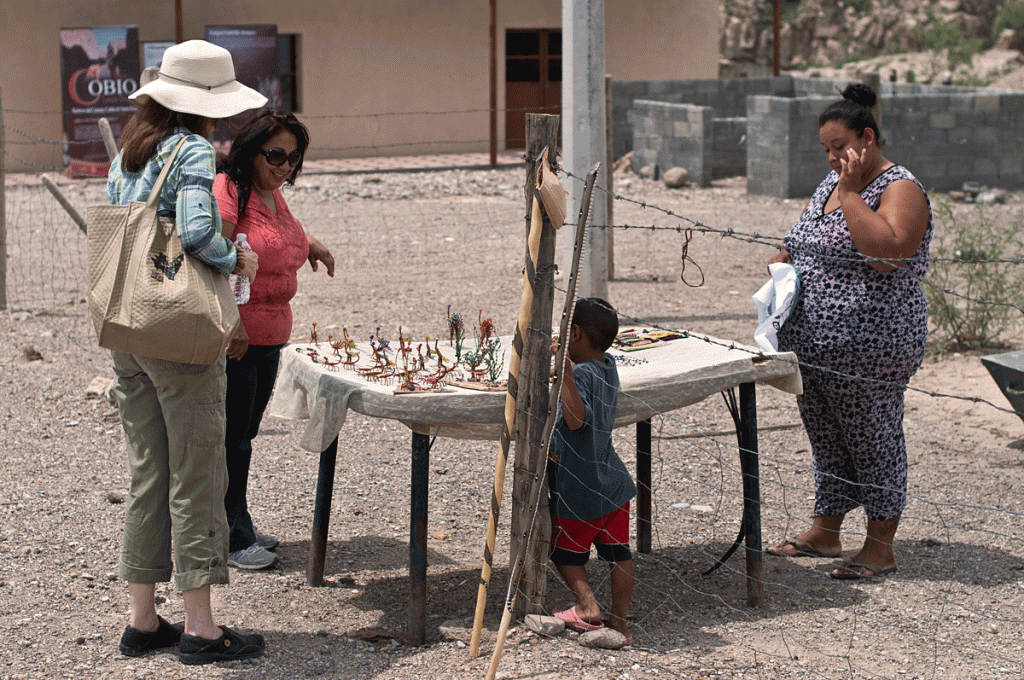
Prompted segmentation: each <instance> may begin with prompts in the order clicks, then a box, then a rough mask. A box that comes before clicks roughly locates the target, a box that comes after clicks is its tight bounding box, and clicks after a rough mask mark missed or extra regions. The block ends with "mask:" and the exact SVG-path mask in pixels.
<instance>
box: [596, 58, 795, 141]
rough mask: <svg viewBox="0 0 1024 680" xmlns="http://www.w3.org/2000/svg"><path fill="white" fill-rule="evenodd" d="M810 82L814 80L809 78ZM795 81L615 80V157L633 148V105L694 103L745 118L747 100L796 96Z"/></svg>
mask: <svg viewBox="0 0 1024 680" xmlns="http://www.w3.org/2000/svg"><path fill="white" fill-rule="evenodd" d="M808 80H810V79H808ZM793 83H794V79H793V78H790V77H779V78H734V79H727V80H721V79H720V80H650V81H622V82H619V81H615V80H613V81H612V134H613V139H614V142H613V144H614V150H613V151H614V157H615V158H620V157H621V156H623V155H624V154H626V153H628V152H629V151H631V150H632V149H633V146H632V142H633V127H632V125H631V124H630V117H629V112H630V110H631V109H632V107H633V102H635V101H637V100H650V101H660V102H670V103H674V104H694V105H696V106H707V107H710V108H712V109H713V110H714V115H715V117H716V118H741V117H743V116H745V115H746V113H747V97H749V96H751V95H755V94H766V95H775V96H779V97H792V96H793V95H794V92H793Z"/></svg>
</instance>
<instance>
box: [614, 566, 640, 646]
mask: <svg viewBox="0 0 1024 680" xmlns="http://www.w3.org/2000/svg"><path fill="white" fill-rule="evenodd" d="M611 567H612V615H611V618H610V619H609V620H608V627H609V628H612V629H614V630H617V631H619V632H620V633H622V634H623V635H625V636H626V639H629V624H628V617H629V604H630V602H631V601H632V599H633V582H634V580H635V570H634V568H633V560H624V561H622V562H612V563H611Z"/></svg>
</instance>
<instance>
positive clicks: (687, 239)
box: [679, 229, 704, 288]
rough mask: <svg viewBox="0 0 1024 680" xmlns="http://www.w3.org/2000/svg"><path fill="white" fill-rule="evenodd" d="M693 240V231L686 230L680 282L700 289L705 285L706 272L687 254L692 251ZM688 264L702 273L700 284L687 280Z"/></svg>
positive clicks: (684, 232)
mask: <svg viewBox="0 0 1024 680" xmlns="http://www.w3.org/2000/svg"><path fill="white" fill-rule="evenodd" d="M692 238H693V230H692V229H686V230H685V231H683V239H684V240H683V254H682V257H681V260H682V267H681V269H680V270H679V280H680V281H682V282H683V283H685V284H686V285H687V286H689V287H690V288H700V287H701V286H703V285H704V270H703V269H701V268H700V265H699V264H697V263H696V262H694V261H693V258H692V257H690V256H689V254H688V253H687V251H688V250H689V249H690V239H692ZM687 262H689V263H690V264H692V265H693V266H694V267H696V268H697V271H698V272H700V283H690V282H689V281H687V280H686V263H687Z"/></svg>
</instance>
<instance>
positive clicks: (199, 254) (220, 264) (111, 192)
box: [107, 128, 238, 274]
mask: <svg viewBox="0 0 1024 680" xmlns="http://www.w3.org/2000/svg"><path fill="white" fill-rule="evenodd" d="M182 135H187V136H188V139H187V140H186V141H185V143H184V144H183V145H182V147H181V150H180V151H178V155H177V156H176V157H175V159H174V165H173V166H171V171H170V173H169V174H168V175H167V181H166V182H164V187H163V191H162V192H161V194H160V203H159V205H158V207H157V213H158V214H159V215H160V216H161V217H170V218H175V222H176V224H177V226H178V238H180V239H181V246H182V248H184V250H185V252H186V253H189V254H190V255H193V256H195V257H196V258H198V259H199V260H201V261H202V262H205V263H206V264H208V265H210V266H211V267H213V268H214V269H216V270H218V271H219V272H221V273H222V274H230V273H231V270H233V269H234V268H235V265H236V263H237V260H238V256H237V255H236V251H235V247H234V246H233V245H232V244H231V241H229V240H228V239H226V238H224V237H223V236H222V235H221V221H220V210H218V209H217V200H216V199H215V198H214V197H213V178H214V177H215V176H216V154H215V152H214V150H213V145H212V144H210V142H209V141H208V140H206V139H204V138H203V137H200V136H199V135H196V134H193V133H191V132H189V131H188V130H186V129H185V128H175V129H174V131H173V132H171V134H170V135H169V136H167V137H165V138H164V139H163V140H161V141H160V143H158V144H157V147H156V153H154V154H153V156H152V157H151V158H150V159H149V161H148V162H147V163H146V167H144V168H143V169H142V170H141V171H140V172H125V171H124V170H122V169H121V156H120V154H118V156H117V158H115V159H114V161H113V162H112V163H111V164H110V172H109V173H108V174H107V198H109V199H110V203H111V204H112V205H125V204H127V203H131V202H132V201H141V202H143V203H144V202H145V201H146V200H147V199H148V198H149V193H150V191H151V190H152V189H153V185H154V184H156V180H157V177H159V175H160V170H161V169H163V167H164V163H165V162H166V161H167V158H168V157H169V156H170V155H171V152H172V151H174V147H175V145H177V143H178V141H179V140H180V139H181V137H182Z"/></svg>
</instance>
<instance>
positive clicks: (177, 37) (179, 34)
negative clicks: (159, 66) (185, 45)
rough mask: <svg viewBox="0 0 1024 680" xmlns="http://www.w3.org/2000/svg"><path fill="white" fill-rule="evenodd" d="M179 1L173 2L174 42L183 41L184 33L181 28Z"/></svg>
mask: <svg viewBox="0 0 1024 680" xmlns="http://www.w3.org/2000/svg"><path fill="white" fill-rule="evenodd" d="M182 23H183V20H182V11H181V0H174V42H177V43H180V42H184V41H185V37H184V36H185V32H184V29H183V26H182Z"/></svg>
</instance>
